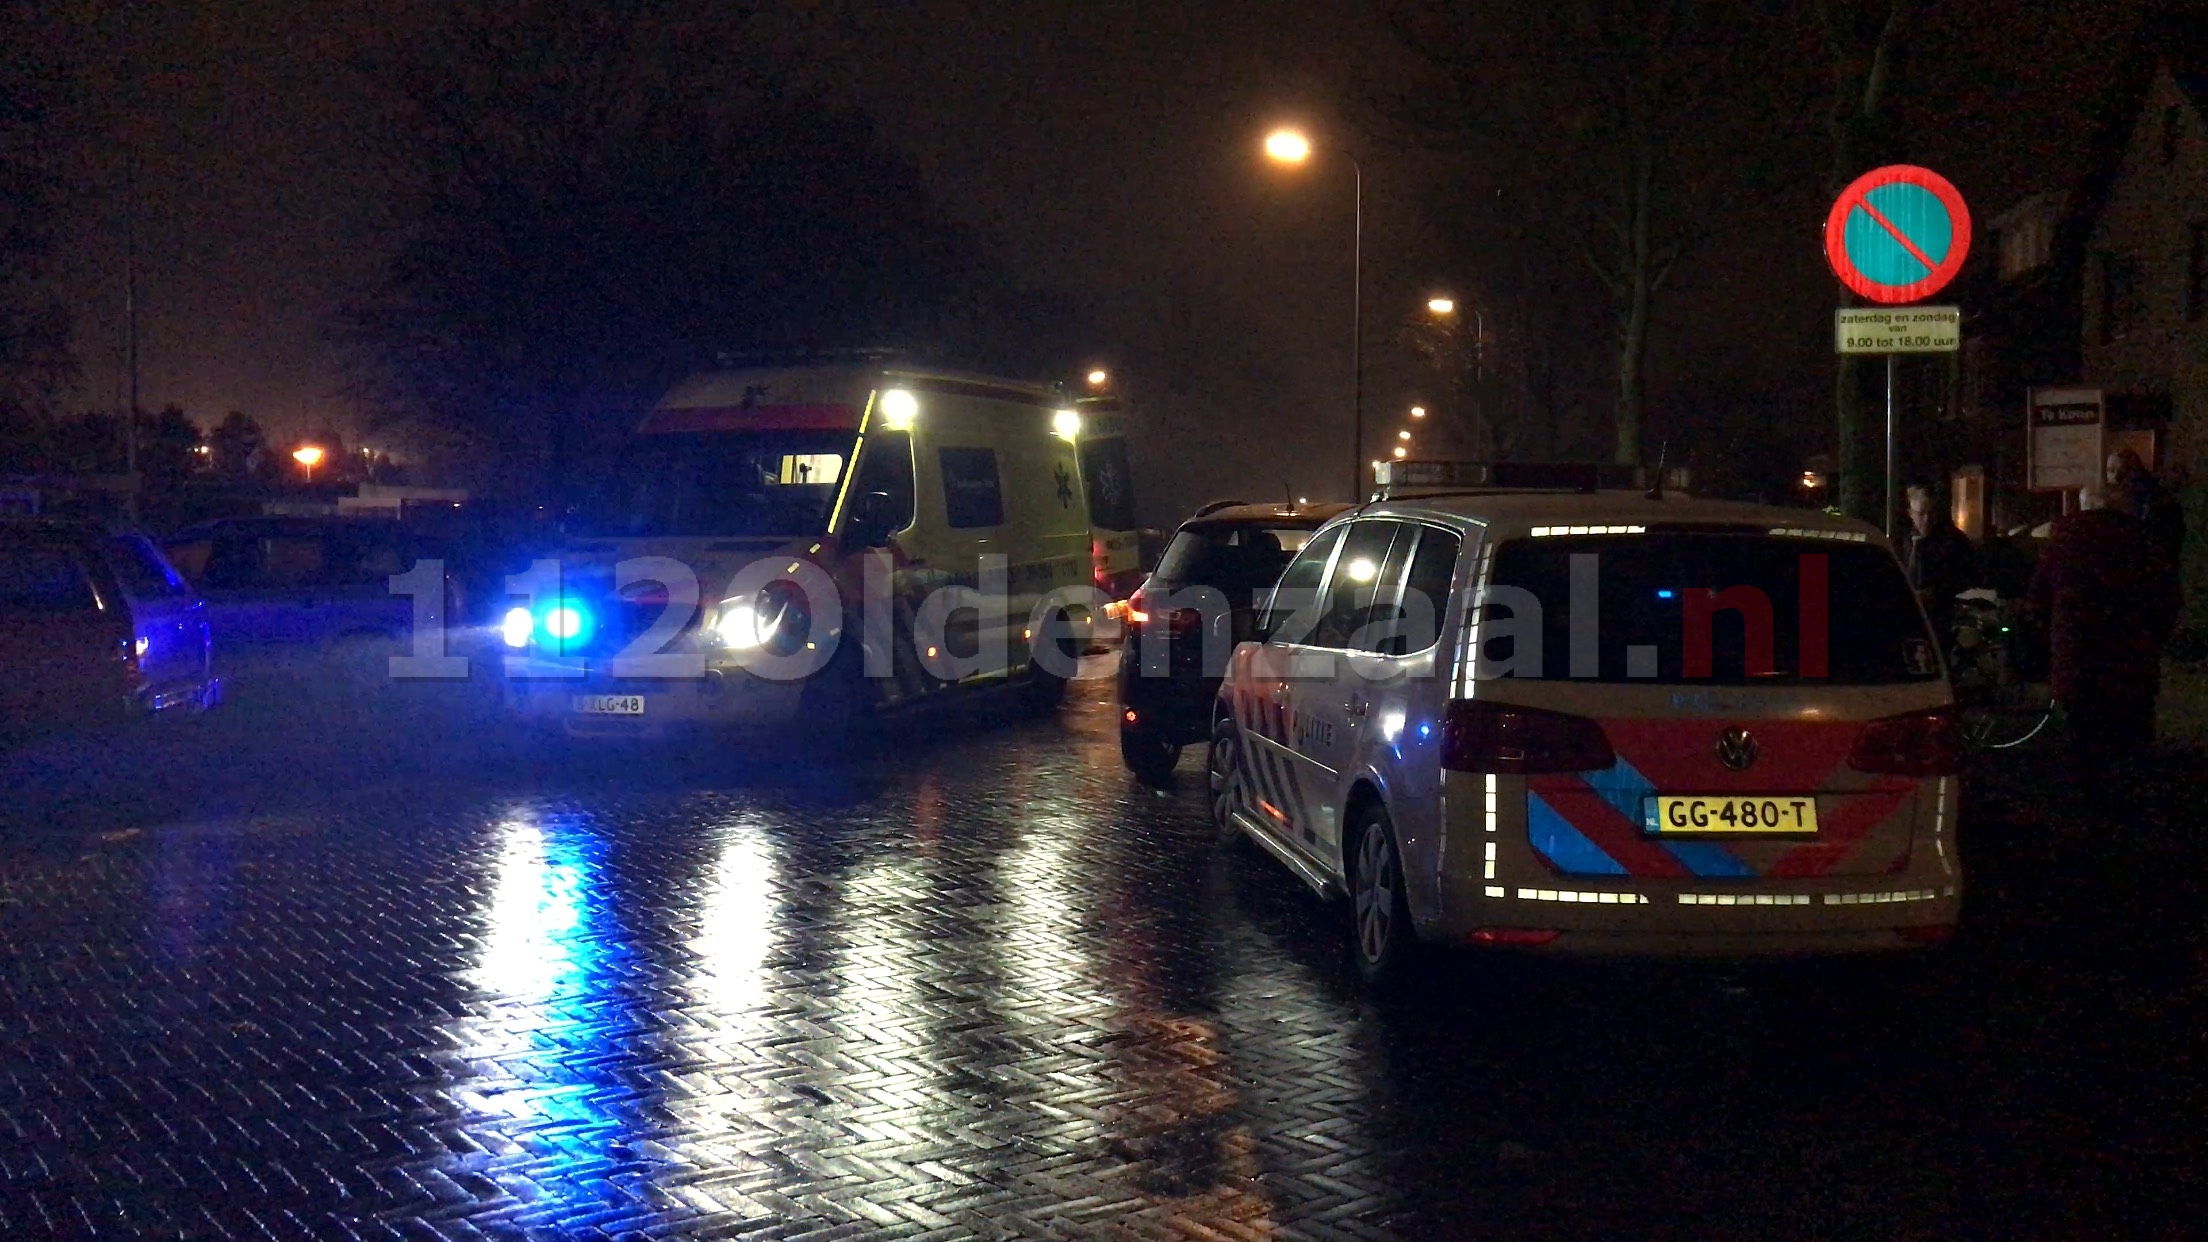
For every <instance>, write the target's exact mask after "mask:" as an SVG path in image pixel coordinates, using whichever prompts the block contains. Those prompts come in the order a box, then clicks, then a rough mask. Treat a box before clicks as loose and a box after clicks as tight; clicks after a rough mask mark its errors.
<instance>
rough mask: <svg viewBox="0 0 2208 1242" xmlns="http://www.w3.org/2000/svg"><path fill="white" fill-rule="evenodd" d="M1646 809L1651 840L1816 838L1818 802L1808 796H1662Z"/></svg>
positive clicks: (1645, 828) (1650, 801)
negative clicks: (1749, 836) (1737, 836)
mask: <svg viewBox="0 0 2208 1242" xmlns="http://www.w3.org/2000/svg"><path fill="white" fill-rule="evenodd" d="M1643 805H1644V807H1645V810H1644V811H1643V812H1642V823H1641V827H1642V830H1643V831H1645V832H1647V833H1648V834H1649V835H1650V836H1657V837H1694V836H1708V835H1712V834H1718V833H1723V834H1728V835H1732V834H1752V835H1755V836H1785V837H1813V836H1816V835H1817V799H1815V798H1813V797H1810V796H1808V795H1807V794H1780V795H1773V796H1769V797H1761V798H1735V797H1696V796H1691V795H1673V794H1661V795H1658V796H1656V797H1654V798H1650V799H1648V801H1647V802H1646V803H1644V804H1643Z"/></svg>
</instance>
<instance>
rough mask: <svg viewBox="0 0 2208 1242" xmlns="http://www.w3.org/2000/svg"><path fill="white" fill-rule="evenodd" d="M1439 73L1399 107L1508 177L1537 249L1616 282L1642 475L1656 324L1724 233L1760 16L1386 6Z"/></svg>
mask: <svg viewBox="0 0 2208 1242" xmlns="http://www.w3.org/2000/svg"><path fill="white" fill-rule="evenodd" d="M1383 10H1384V12H1385V15H1386V16H1387V18H1388V20H1389V23H1390V25H1391V26H1392V27H1393V29H1394V30H1395V31H1396V32H1397V34H1398V36H1399V37H1400V38H1401V39H1402V41H1403V42H1404V43H1405V44H1406V45H1408V46H1409V47H1410V48H1412V49H1413V50H1414V51H1416V52H1417V53H1418V54H1419V56H1420V58H1421V59H1422V60H1423V61H1424V62H1425V64H1426V66H1427V68H1428V69H1429V71H1430V72H1429V73H1427V74H1426V75H1425V78H1424V80H1423V81H1421V82H1419V83H1417V84H1416V85H1415V86H1414V87H1413V88H1412V89H1411V90H1409V91H1406V92H1403V93H1401V94H1399V95H1398V96H1397V97H1396V98H1395V99H1394V100H1392V101H1391V102H1390V104H1389V105H1388V106H1389V109H1390V110H1391V111H1393V112H1394V113H1396V114H1397V115H1398V116H1401V117H1403V118H1405V119H1407V120H1409V121H1410V122H1411V124H1412V125H1413V126H1414V127H1415V128H1416V129H1417V130H1418V131H1420V132H1422V133H1423V134H1425V135H1426V136H1428V137H1429V138H1430V139H1432V140H1435V141H1438V142H1440V143H1443V144H1445V145H1453V146H1454V147H1456V148H1457V149H1459V150H1461V151H1464V152H1466V153H1467V154H1469V155H1470V156H1471V157H1472V158H1473V159H1475V160H1477V161H1481V162H1484V163H1487V164H1489V165H1491V166H1493V167H1495V168H1498V169H1507V170H1508V172H1507V176H1508V177H1509V179H1510V180H1511V181H1513V182H1515V183H1517V184H1518V185H1519V186H1521V187H1523V192H1522V193H1520V194H1519V195H1517V196H1515V197H1516V198H1517V200H1518V201H1520V202H1522V203H1525V204H1527V205H1528V207H1529V211H1528V217H1527V218H1528V222H1529V225H1531V226H1532V232H1533V234H1534V236H1535V237H1536V239H1537V240H1538V241H1539V242H1541V243H1543V244H1546V245H1549V246H1551V247H1553V248H1555V249H1556V250H1558V251H1559V252H1561V253H1566V254H1570V255H1573V256H1575V257H1576V259H1577V260H1578V261H1580V262H1582V263H1583V264H1584V265H1585V267H1586V269H1587V270H1588V271H1589V272H1590V273H1592V275H1593V276H1594V277H1595V278H1596V279H1597V280H1599V281H1600V282H1601V285H1602V288H1603V289H1604V291H1605V292H1606V293H1607V295H1608V298H1609V304H1610V307H1611V310H1612V313H1613V322H1614V326H1615V331H1616V338H1615V345H1616V359H1617V364H1616V376H1615V381H1614V389H1613V392H1614V411H1615V431H1616V435H1615V441H1614V457H1615V459H1616V460H1617V461H1618V462H1619V463H1621V464H1626V465H1633V464H1638V463H1639V462H1640V460H1641V454H1642V445H1641V439H1642V414H1643V393H1644V389H1645V371H1646V360H1647V353H1648V339H1649V329H1650V324H1651V320H1652V319H1653V317H1654V315H1655V312H1656V309H1657V306H1658V304H1659V301H1660V299H1661V297H1662V295H1663V293H1664V291H1665V288H1666V286H1667V285H1669V284H1670V282H1671V280H1672V278H1673V275H1674V273H1675V272H1676V271H1677V270H1678V267H1679V264H1680V263H1681V261H1682V260H1684V259H1685V258H1686V257H1687V256H1688V255H1690V254H1692V253H1693V252H1694V250H1695V249H1696V247H1697V246H1699V245H1700V244H1701V243H1702V242H1703V241H1704V240H1705V239H1706V238H1707V237H1708V236H1709V234H1710V227H1711V226H1710V221H1711V219H1712V214H1711V211H1710V207H1711V205H1712V199H1713V197H1714V194H1715V192H1716V191H1717V190H1718V189H1719V188H1720V187H1725V186H1735V187H1737V186H1738V185H1739V183H1740V182H1741V180H1742V179H1743V177H1742V175H1741V174H1740V173H1739V171H1738V170H1739V169H1740V168H1741V167H1742V160H1741V159H1740V158H1739V157H1740V155H1741V154H1742V144H1740V143H1738V141H1737V136H1735V135H1733V134H1732V133H1730V132H1729V127H1728V126H1726V125H1725V124H1723V123H1722V122H1721V121H1720V119H1719V118H1721V117H1724V116H1727V115H1729V112H1728V109H1727V106H1726V93H1727V91H1728V90H1729V88H1730V85H1731V84H1732V83H1733V82H1734V81H1736V80H1737V78H1738V76H1739V74H1740V72H1741V70H1742V68H1743V67H1744V66H1745V67H1750V68H1752V66H1753V62H1754V54H1753V52H1752V50H1750V48H1751V47H1752V44H1753V42H1754V41H1753V39H1752V38H1743V35H1744V34H1753V33H1754V31H1755V23H1754V21H1753V20H1752V19H1753V18H1754V17H1755V16H1756V14H1757V12H1758V10H1757V9H1756V8H1755V6H1752V5H1748V4H1744V3H1735V4H1716V3H1705V2H1704V0H1547V2H1544V0H1510V2H1508V3H1499V4H1491V5H1481V6H1471V5H1464V4H1458V3H1451V2H1449V0H1386V2H1385V3H1384V4H1383Z"/></svg>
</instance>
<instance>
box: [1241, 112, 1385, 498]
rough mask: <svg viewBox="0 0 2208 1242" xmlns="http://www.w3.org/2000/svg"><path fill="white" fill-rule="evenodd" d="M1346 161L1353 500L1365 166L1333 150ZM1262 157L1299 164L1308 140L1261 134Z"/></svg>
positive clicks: (1360, 475) (1361, 359)
mask: <svg viewBox="0 0 2208 1242" xmlns="http://www.w3.org/2000/svg"><path fill="white" fill-rule="evenodd" d="M1336 154H1338V155H1340V156H1341V157H1342V158H1343V159H1345V160H1348V161H1349V168H1350V173H1351V175H1352V185H1353V187H1354V189H1355V191H1356V196H1355V198H1354V200H1353V207H1352V214H1351V216H1350V233H1349V281H1350V295H1349V331H1350V354H1349V370H1350V420H1351V424H1352V428H1353V430H1352V431H1351V432H1350V435H1351V437H1352V439H1351V442H1350V447H1349V460H1350V480H1349V496H1350V499H1352V500H1355V499H1356V498H1357V497H1358V496H1360V495H1362V494H1364V493H1365V491H1367V490H1368V489H1367V488H1366V487H1365V486H1364V472H1363V471H1362V470H1360V469H1358V468H1357V466H1356V463H1357V462H1358V461H1360V460H1362V459H1363V457H1364V455H1365V166H1364V165H1363V164H1360V163H1358V162H1357V157H1356V156H1354V155H1351V154H1350V153H1349V152H1347V151H1337V152H1336ZM1265 157H1266V158H1267V159H1270V160H1272V161H1273V162H1274V163H1276V164H1289V165H1302V164H1304V163H1307V162H1309V161H1310V159H1311V139H1310V138H1309V137H1308V136H1306V135H1305V134H1304V133H1303V132H1302V131H1301V130H1295V129H1276V130H1274V131H1273V132H1272V133H1270V134H1267V135H1265Z"/></svg>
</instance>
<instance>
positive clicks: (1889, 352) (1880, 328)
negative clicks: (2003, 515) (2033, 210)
mask: <svg viewBox="0 0 2208 1242" xmlns="http://www.w3.org/2000/svg"><path fill="white" fill-rule="evenodd" d="M1969 256H1970V211H1969V209H1968V208H1967V207H1965V206H1964V205H1963V196H1962V195H1961V194H1960V193H1958V192H1957V191H1956V189H1955V187H1954V186H1953V185H1950V184H1949V183H1948V181H1947V179H1946V178H1945V177H1942V176H1940V175H1939V174H1938V173H1935V172H1933V171H1931V170H1930V169H1925V168H1917V167H1914V166H1912V165H1908V164H1892V165H1888V166H1887V167H1885V168H1880V169H1875V170H1873V171H1871V172H1867V173H1865V174H1863V175H1862V176H1861V177H1858V178H1856V180H1855V184H1853V185H1851V186H1849V187H1848V188H1847V189H1846V190H1844V191H1842V192H1841V194H1840V198H1839V200H1838V201H1837V202H1835V203H1833V205H1832V211H1831V213H1830V214H1829V215H1827V216H1826V217H1825V260H1826V262H1828V263H1830V264H1831V265H1832V273H1833V275H1835V276H1838V277H1839V278H1840V283H1842V284H1844V285H1846V286H1847V287H1848V288H1850V289H1852V290H1854V291H1855V292H1856V293H1857V294H1858V295H1860V296H1862V297H1864V298H1867V299H1869V300H1870V301H1873V302H1877V303H1881V304H1883V305H1893V304H1896V303H1903V302H1915V301H1919V300H1921V299H1923V298H1928V297H1931V296H1932V295H1933V294H1935V293H1938V292H1939V291H1940V290H1942V289H1944V288H1946V287H1947V285H1948V283H1949V282H1950V281H1952V280H1954V279H1955V275H1956V273H1958V272H1960V271H1962V270H1963V260H1964V259H1966V258H1968V257H1969ZM1833 338H1834V342H1833V343H1834V346H1835V348H1836V349H1837V350H1838V351H1839V352H1840V353H1841V354H1842V355H1848V354H1884V355H1885V356H1886V535H1887V537H1888V538H1892V537H1893V534H1894V499H1895V496H1894V492H1895V486H1894V457H1895V454H1894V435H1895V428H1894V423H1895V416H1894V367H1895V359H1896V358H1898V357H1899V356H1900V355H1902V354H1905V353H1951V352H1953V351H1954V350H1956V349H1958V348H1960V347H1961V344H1962V312H1961V311H1960V310H1958V309H1956V308H1954V307H1950V306H1940V307H1933V306H1922V307H1914V308H1911V309H1909V310H1906V311H1881V310H1858V309H1855V308H1846V309H1843V310H1841V311H1840V312H1839V315H1838V316H1837V317H1836V318H1835V320H1834V323H1833Z"/></svg>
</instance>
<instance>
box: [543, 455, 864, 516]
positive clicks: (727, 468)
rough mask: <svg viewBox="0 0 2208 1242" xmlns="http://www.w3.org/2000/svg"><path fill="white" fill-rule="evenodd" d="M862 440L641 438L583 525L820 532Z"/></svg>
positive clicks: (597, 494)
mask: <svg viewBox="0 0 2208 1242" xmlns="http://www.w3.org/2000/svg"><path fill="white" fill-rule="evenodd" d="M855 439H856V437H855V436H854V435H853V434H852V433H850V432H847V431H742V432H727V431H715V432H696V433H686V434H680V435H650V436H641V437H638V438H637V439H636V440H635V441H634V442H632V443H631V444H630V446H629V448H628V450H627V452H625V453H624V454H623V455H622V458H621V461H620V463H619V464H618V466H617V467H616V469H615V470H614V472H613V474H612V477H610V478H608V479H606V480H604V481H603V482H602V483H601V484H600V486H598V487H597V488H595V489H593V494H592V495H591V496H590V498H589V500H588V501H587V502H586V503H585V505H584V506H583V521H582V523H581V529H579V530H578V531H576V532H575V533H577V534H580V535H586V536H593V537H597V538H613V539H636V538H648V537H655V536H669V535H713V536H726V535H789V536H796V535H818V534H822V533H825V532H826V531H827V529H828V517H829V514H830V512H831V511H832V510H833V509H834V507H835V503H836V490H837V488H838V486H839V485H840V484H841V483H842V482H843V470H844V467H845V465H846V464H847V463H848V462H849V461H850V459H851V451H852V447H853V444H854V441H855Z"/></svg>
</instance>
